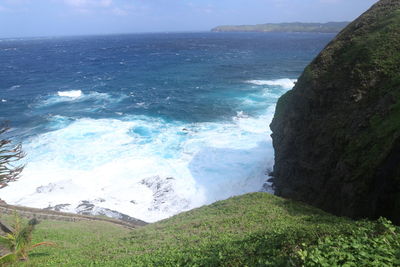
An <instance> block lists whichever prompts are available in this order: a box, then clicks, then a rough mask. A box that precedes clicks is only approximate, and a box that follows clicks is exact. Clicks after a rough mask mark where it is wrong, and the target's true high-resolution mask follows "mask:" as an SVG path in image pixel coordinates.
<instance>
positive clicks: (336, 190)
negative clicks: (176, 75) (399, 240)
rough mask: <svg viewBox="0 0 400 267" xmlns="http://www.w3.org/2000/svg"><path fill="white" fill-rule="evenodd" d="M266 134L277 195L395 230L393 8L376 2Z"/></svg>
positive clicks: (399, 211) (317, 65) (326, 53)
mask: <svg viewBox="0 0 400 267" xmlns="http://www.w3.org/2000/svg"><path fill="white" fill-rule="evenodd" d="M271 129H272V131H273V134H272V138H273V144H274V148H275V153H276V154H275V166H274V172H273V174H274V180H273V181H274V187H275V192H276V194H277V195H279V196H283V197H287V198H292V199H295V200H300V201H304V202H307V203H310V204H312V205H315V206H318V207H320V208H322V209H324V210H326V211H329V212H332V213H334V214H337V215H344V216H349V217H353V218H362V217H369V218H376V217H379V216H385V217H388V218H389V219H391V220H393V221H394V222H395V223H398V224H399V223H400V1H398V0H381V1H379V2H378V3H376V4H375V5H374V6H373V7H372V8H371V9H370V10H368V11H367V12H366V13H364V14H363V15H362V16H360V17H359V18H358V19H357V20H355V21H354V22H352V23H351V24H350V25H349V26H348V27H347V28H345V29H344V30H343V31H342V32H341V33H340V34H339V35H338V36H337V37H336V38H335V39H334V40H333V41H332V42H331V43H330V44H328V46H327V47H326V48H325V49H324V50H323V51H322V52H321V53H320V55H319V56H318V57H317V58H316V59H314V61H313V62H312V63H311V64H310V65H309V66H308V67H307V68H306V69H305V71H304V73H303V74H302V75H301V77H300V79H299V80H298V82H297V84H296V86H295V87H294V88H293V90H291V91H289V92H288V93H286V94H285V95H283V96H282V97H281V98H280V99H279V101H278V104H277V108H276V113H275V118H274V119H273V121H272V124H271Z"/></svg>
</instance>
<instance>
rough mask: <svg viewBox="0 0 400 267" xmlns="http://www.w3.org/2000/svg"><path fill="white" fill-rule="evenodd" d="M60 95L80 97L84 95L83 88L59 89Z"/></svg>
mask: <svg viewBox="0 0 400 267" xmlns="http://www.w3.org/2000/svg"><path fill="white" fill-rule="evenodd" d="M57 95H58V96H62V97H71V98H78V97H81V96H82V91H81V90H70V91H58V93H57Z"/></svg>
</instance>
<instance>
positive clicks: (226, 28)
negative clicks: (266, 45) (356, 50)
mask: <svg viewBox="0 0 400 267" xmlns="http://www.w3.org/2000/svg"><path fill="white" fill-rule="evenodd" d="M348 24H349V22H347V21H343V22H327V23H303V22H291V23H266V24H257V25H237V26H235V25H223V26H217V27H215V28H213V29H211V31H212V32H316V33H338V32H340V31H341V30H342V29H344V27H346V26H347V25H348Z"/></svg>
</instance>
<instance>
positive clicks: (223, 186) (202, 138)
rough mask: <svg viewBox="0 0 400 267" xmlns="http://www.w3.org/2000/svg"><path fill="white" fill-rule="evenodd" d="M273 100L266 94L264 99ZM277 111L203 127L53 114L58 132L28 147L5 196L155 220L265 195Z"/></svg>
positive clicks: (145, 119)
mask: <svg viewBox="0 0 400 267" xmlns="http://www.w3.org/2000/svg"><path fill="white" fill-rule="evenodd" d="M271 86H274V85H271ZM280 86H281V85H280ZM282 87H283V86H282ZM271 90H272V91H273V90H274V89H271ZM278 91H279V90H278ZM85 96H86V95H85ZM268 99H269V101H273V100H271V99H270V98H269V96H264V94H263V92H260V101H265V102H267V100H268ZM274 108H275V105H274V104H273V103H272V104H270V105H269V106H267V107H266V109H265V112H263V113H262V114H259V115H257V116H249V115H248V114H246V112H244V111H241V110H238V112H237V115H236V116H235V117H234V118H232V120H231V121H221V122H203V123H184V122H179V121H175V122H167V121H164V120H162V119H160V118H152V117H148V116H132V115H131V116H127V115H121V117H120V119H118V120H117V119H98V120H95V119H88V118H82V119H78V120H76V121H71V119H68V118H64V117H60V116H54V119H52V120H49V121H50V122H51V123H52V129H54V130H53V131H51V132H48V133H45V134H41V135H39V136H35V137H33V138H31V139H30V140H28V141H26V142H25V143H24V150H25V151H26V152H27V155H28V157H27V159H26V160H27V162H29V164H28V165H27V166H26V168H25V170H24V173H23V177H22V178H21V179H20V180H19V181H18V182H15V183H12V184H10V186H9V187H6V188H4V189H2V190H1V192H0V193H1V198H2V199H5V200H6V201H7V202H9V203H12V204H18V205H27V206H32V207H38V208H46V207H54V206H56V205H60V204H69V205H66V206H64V208H63V209H62V210H64V211H69V212H79V211H80V209H81V206H80V205H81V203H82V201H88V202H89V203H91V204H94V205H95V206H96V207H99V208H105V209H110V210H116V211H118V212H121V213H124V214H127V215H130V216H132V217H135V218H138V219H142V220H145V221H148V222H153V221H157V220H161V219H164V218H167V217H169V216H172V215H174V214H177V213H179V212H182V211H184V210H188V209H191V208H195V207H199V206H201V205H204V204H209V203H212V202H214V201H216V200H220V199H225V198H228V197H231V196H234V195H239V194H243V193H248V192H255V191H259V190H260V189H261V188H262V186H263V184H264V183H265V181H266V179H267V176H266V173H267V171H268V169H270V168H272V165H273V158H274V152H273V148H272V142H271V138H270V133H271V132H270V129H269V127H268V125H269V122H270V121H271V119H272V116H273V112H274ZM15 192H18V194H16V193H15Z"/></svg>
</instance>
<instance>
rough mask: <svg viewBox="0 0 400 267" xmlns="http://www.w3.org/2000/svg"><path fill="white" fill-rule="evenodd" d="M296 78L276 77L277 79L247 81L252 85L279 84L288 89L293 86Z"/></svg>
mask: <svg viewBox="0 0 400 267" xmlns="http://www.w3.org/2000/svg"><path fill="white" fill-rule="evenodd" d="M296 81H297V80H296V79H288V78H284V79H278V80H249V81H247V83H251V84H254V85H269V86H280V87H282V88H283V89H287V90H290V89H292V88H293V87H294V85H295V83H296Z"/></svg>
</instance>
